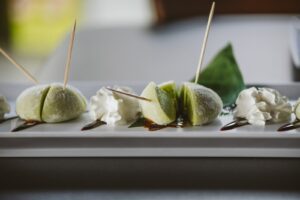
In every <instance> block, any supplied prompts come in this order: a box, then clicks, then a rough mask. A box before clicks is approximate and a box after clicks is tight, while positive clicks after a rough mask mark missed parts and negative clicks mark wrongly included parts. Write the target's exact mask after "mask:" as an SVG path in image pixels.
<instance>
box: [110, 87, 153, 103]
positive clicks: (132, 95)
mask: <svg viewBox="0 0 300 200" xmlns="http://www.w3.org/2000/svg"><path fill="white" fill-rule="evenodd" d="M106 89H108V90H110V91H112V92H115V93H120V94H123V95H126V96H130V97H133V98H136V99H140V100H143V101H149V102H151V99H147V98H145V97H140V96H137V95H134V94H129V93H126V92H122V91H118V90H114V89H112V88H108V87H107V88H106Z"/></svg>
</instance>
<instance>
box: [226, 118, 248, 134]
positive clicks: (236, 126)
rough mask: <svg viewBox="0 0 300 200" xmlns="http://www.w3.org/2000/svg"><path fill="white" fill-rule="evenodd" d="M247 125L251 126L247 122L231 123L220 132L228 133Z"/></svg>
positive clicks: (237, 121) (236, 121)
mask: <svg viewBox="0 0 300 200" xmlns="http://www.w3.org/2000/svg"><path fill="white" fill-rule="evenodd" d="M246 125H249V123H248V122H247V121H246V120H241V119H238V120H235V121H233V122H230V123H228V124H226V125H225V126H223V127H222V128H221V129H220V130H221V131H228V130H232V129H234V128H238V127H241V126H246Z"/></svg>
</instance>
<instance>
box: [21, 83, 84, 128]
mask: <svg viewBox="0 0 300 200" xmlns="http://www.w3.org/2000/svg"><path fill="white" fill-rule="evenodd" d="M86 107H87V104H86V99H85V97H84V96H83V95H82V94H81V93H80V92H79V91H78V90H77V89H75V88H72V87H70V86H67V87H66V88H65V89H64V87H63V85H62V84H51V85H39V86H33V87H30V88H28V89H26V90H24V91H23V92H22V93H21V94H20V96H19V97H18V98H17V101H16V112H17V114H18V116H19V117H20V118H21V119H24V120H27V121H28V120H30V121H39V122H46V123H58V122H64V121H68V120H71V119H75V118H77V117H79V116H80V115H81V114H82V113H83V112H85V111H86Z"/></svg>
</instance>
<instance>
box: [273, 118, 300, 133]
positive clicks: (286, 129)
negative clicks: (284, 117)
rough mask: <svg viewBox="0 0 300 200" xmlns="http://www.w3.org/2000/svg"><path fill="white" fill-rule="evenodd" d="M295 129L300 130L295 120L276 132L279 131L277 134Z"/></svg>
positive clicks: (299, 123)
mask: <svg viewBox="0 0 300 200" xmlns="http://www.w3.org/2000/svg"><path fill="white" fill-rule="evenodd" d="M297 128H300V121H299V120H296V121H294V122H291V123H288V124H284V125H283V126H281V127H279V129H277V131H279V132H283V131H290V130H294V129H297Z"/></svg>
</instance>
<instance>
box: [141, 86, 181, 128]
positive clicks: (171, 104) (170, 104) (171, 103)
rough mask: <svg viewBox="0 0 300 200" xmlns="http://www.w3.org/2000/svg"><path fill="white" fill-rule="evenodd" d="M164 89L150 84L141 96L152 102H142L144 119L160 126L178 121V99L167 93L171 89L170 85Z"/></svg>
mask: <svg viewBox="0 0 300 200" xmlns="http://www.w3.org/2000/svg"><path fill="white" fill-rule="evenodd" d="M163 88H164V89H161V88H160V87H158V86H157V85H156V84H155V83H154V82H150V83H149V84H148V85H147V87H146V88H145V89H144V91H143V92H142V94H141V96H142V97H144V98H147V99H150V100H151V101H140V103H141V108H142V113H143V115H144V117H145V118H147V119H149V120H151V121H153V122H154V123H156V124H159V125H166V124H169V123H171V122H173V121H175V119H176V98H174V96H173V95H171V94H170V93H169V92H166V91H165V90H167V89H170V85H168V86H167V85H165V86H163Z"/></svg>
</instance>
